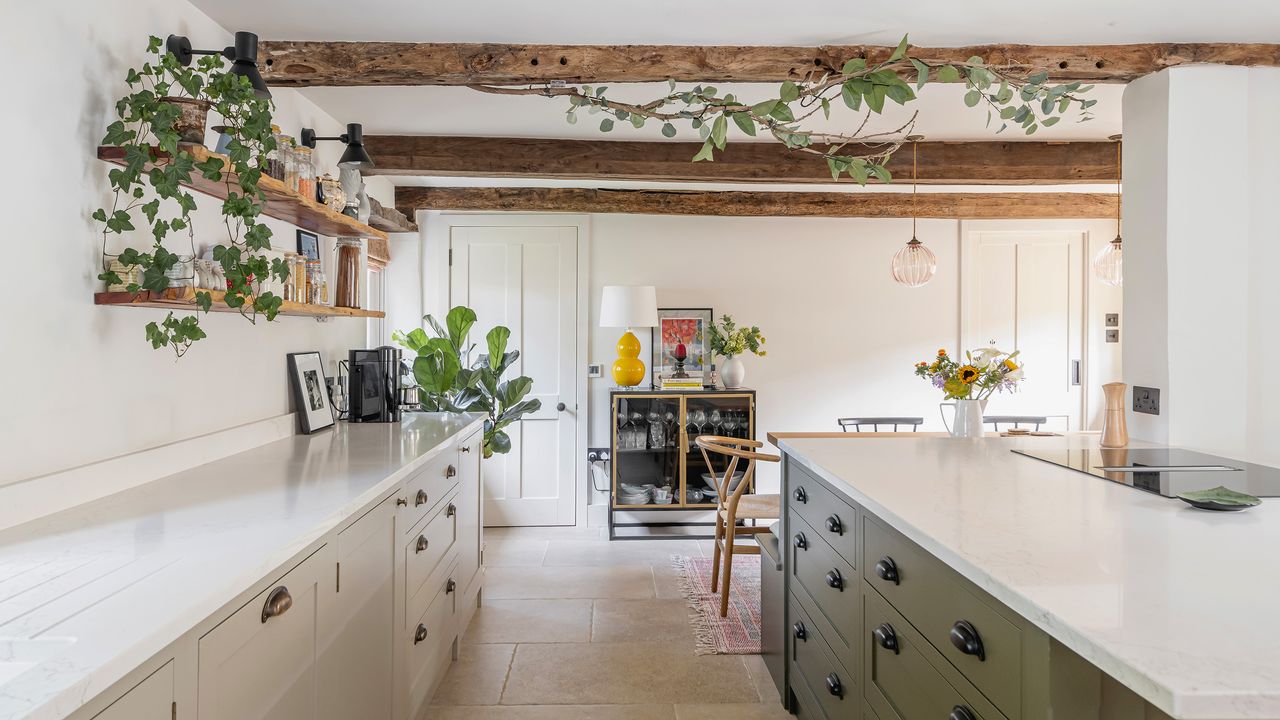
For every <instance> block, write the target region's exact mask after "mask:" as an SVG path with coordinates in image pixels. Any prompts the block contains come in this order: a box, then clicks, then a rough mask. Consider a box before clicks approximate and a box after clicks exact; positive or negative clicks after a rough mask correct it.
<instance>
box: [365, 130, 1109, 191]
mask: <svg viewBox="0 0 1280 720" xmlns="http://www.w3.org/2000/svg"><path fill="white" fill-rule="evenodd" d="M364 144H365V149H366V150H368V151H369V154H370V155H371V156H372V157H373V160H374V165H375V166H374V167H373V168H371V169H368V170H365V171H364V174H365V175H420V176H443V177H508V178H563V179H614V180H654V181H682V182H683V181H689V182H697V181H706V182H781V183H830V182H832V180H831V173H830V171H828V170H827V164H826V162H824V161H823V160H822V158H820V157H817V156H814V155H810V154H807V153H801V152H796V151H794V150H789V149H787V148H786V147H785V146H784V145H782V144H781V143H774V142H757V143H746V142H743V143H730V144H729V146H728V148H727V149H726V150H725V152H723V153H722V154H719V155H717V156H716V159H715V162H698V163H695V162H692V159H693V156H694V155H695V154H696V153H697V152H698V149H699V148H700V147H702V143H690V142H634V141H610V140H549V139H533V138H493V137H435V136H428V135H366V136H365V137H364ZM849 152H852V153H853V154H857V153H859V152H861V150H860V149H857V148H852V149H850V150H849ZM919 156H920V169H919V178H920V183H921V184H926V185H1060V184H1069V183H1109V182H1115V180H1116V150H1115V144H1114V143H1110V142H1073V143H1066V142H1059V143H1044V142H922V143H920V148H919ZM889 171H890V172H891V173H893V176H894V178H895V179H896V180H897V181H899V182H901V181H903V180H906V179H909V178H910V177H911V153H910V152H909V151H908V150H903V151H899V152H898V153H896V154H895V155H894V156H893V158H892V159H891V160H890V161H889ZM846 182H851V181H848V180H847V179H846Z"/></svg>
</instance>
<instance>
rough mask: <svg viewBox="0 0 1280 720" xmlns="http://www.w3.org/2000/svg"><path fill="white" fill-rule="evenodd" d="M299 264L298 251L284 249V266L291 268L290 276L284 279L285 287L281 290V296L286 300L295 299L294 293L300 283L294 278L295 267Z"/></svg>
mask: <svg viewBox="0 0 1280 720" xmlns="http://www.w3.org/2000/svg"><path fill="white" fill-rule="evenodd" d="M297 264H298V253H296V252H293V251H292V250H285V251H284V266H285V267H286V268H288V269H289V277H287V278H285V279H284V287H282V288H281V289H280V290H281V292H280V297H281V298H282V299H283V300H285V301H292V300H295V297H294V294H295V292H296V291H297V289H298V283H297V282H296V280H295V279H294V273H295V270H294V267H295V266H296V265H297Z"/></svg>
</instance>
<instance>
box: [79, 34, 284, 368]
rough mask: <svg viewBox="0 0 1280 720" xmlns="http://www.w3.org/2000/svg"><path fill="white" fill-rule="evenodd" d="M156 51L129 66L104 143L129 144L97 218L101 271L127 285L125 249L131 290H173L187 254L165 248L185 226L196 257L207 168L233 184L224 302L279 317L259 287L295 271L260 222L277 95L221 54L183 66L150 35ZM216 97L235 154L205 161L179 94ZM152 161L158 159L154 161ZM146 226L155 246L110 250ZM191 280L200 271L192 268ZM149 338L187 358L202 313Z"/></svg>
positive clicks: (202, 295) (167, 324) (203, 295)
mask: <svg viewBox="0 0 1280 720" xmlns="http://www.w3.org/2000/svg"><path fill="white" fill-rule="evenodd" d="M147 53H148V55H149V56H150V57H149V59H148V60H147V61H146V62H144V63H143V64H142V67H141V68H133V69H130V70H129V71H128V73H127V74H126V75H125V82H126V83H128V85H129V93H128V94H127V95H125V96H124V97H122V98H120V99H119V100H118V101H117V102H116V105H115V110H116V116H117V119H116V120H115V121H113V122H112V123H111V124H110V125H109V126H108V127H107V132H106V135H105V136H104V137H103V138H102V144H103V145H106V146H111V147H117V148H120V149H121V150H122V151H123V152H122V162H123V166H122V167H119V168H113V169H112V170H111V171H110V172H109V173H108V176H107V179H108V183H109V185H110V187H111V189H112V193H113V197H112V202H111V206H110V207H103V208H98V209H97V210H95V211H94V212H93V215H92V217H93V219H94V220H96V221H97V222H98V223H99V224H100V225H101V226H102V260H103V272H102V273H101V274H99V275H98V279H99V280H102V281H103V282H105V283H107V284H108V285H120V284H124V283H123V280H122V279H121V277H120V275H119V273H117V272H113V271H112V270H111V262H110V260H111V258H113V257H114V258H115V259H116V260H118V261H119V262H120V264H121V265H122V266H124V268H125V269H126V270H127V271H129V273H130V276H131V277H132V276H133V275H134V274H135V273H134V270H133V269H134V268H137V269H138V270H139V271H140V273H137V278H136V280H134V281H132V282H129V283H127V285H126V287H125V289H126V290H127V291H128V292H130V293H140V292H142V291H144V290H145V291H151V292H155V293H160V292H163V291H164V290H165V289H167V288H168V287H169V281H170V275H171V274H172V273H171V271H172V270H173V268H174V267H175V266H178V264H179V263H180V262H184V260H183V258H182V257H181V256H180V255H179V254H177V253H174V252H171V251H170V250H169V249H167V248H166V247H165V244H164V243H165V240H166V239H167V238H169V237H170V236H171V235H174V234H179V233H181V234H185V235H186V238H187V241H188V245H189V247H190V256H191V258H194V256H195V236H194V232H195V231H194V230H193V228H192V223H191V214H192V213H193V212H194V211H195V210H196V200H195V197H194V196H193V195H192V193H191V192H189V191H188V190H187V189H186V188H187V185H188V184H189V183H191V181H192V177H193V176H194V175H195V174H196V173H199V175H200V176H202V177H204V178H205V179H208V180H212V181H214V182H222V183H224V184H225V185H226V199H225V200H223V202H222V216H223V220H224V223H223V224H224V226H225V227H226V233H227V238H226V242H225V243H223V244H218V245H216V246H214V248H213V259H214V260H215V261H216V262H218V263H219V264H221V265H222V268H223V270H224V271H225V273H226V278H227V289H226V294H225V299H224V302H226V304H227V306H229V307H232V308H237V309H239V311H240V314H241V315H242V316H244V317H245V318H247V319H248V320H249V321H250V322H256V320H257V317H258V316H259V315H263V316H265V317H266V319H267V320H273V319H275V317H276V314H277V313H278V312H279V310H280V306H281V304H282V302H283V299H282V298H280V297H277V296H275V295H273V294H272V293H270V292H263V293H259V294H256V295H255V294H254V287H253V285H254V283H255V281H256V280H263V279H266V278H268V277H269V276H275V277H276V278H279V279H280V280H281V281H283V280H285V279H287V278H288V275H289V269H288V266H287V264H286V263H284V262H282V261H280V260H278V259H275V260H272V261H271V262H270V263H269V262H268V260H267V258H266V256H265V255H262V254H259V253H260V252H261V251H263V250H268V249H270V247H271V228H269V227H267V226H266V225H265V224H262V223H261V222H259V216H260V215H261V214H262V208H263V203H264V202H265V199H266V196H265V195H264V193H263V192H262V190H261V189H259V187H258V182H259V180H260V179H261V177H262V167H261V165H262V163H263V162H264V161H265V158H266V156H267V153H268V152H270V151H271V150H273V149H275V137H274V136H273V135H272V132H271V101H270V100H268V99H265V98H260V97H257V95H255V93H254V91H253V87H252V86H251V85H250V84H249V81H248V79H246V78H244V77H242V76H239V75H236V74H233V73H231V72H228V71H224V70H223V58H222V56H220V55H205V56H202V57H200V58H199V59H198V60H196V61H195V62H194V64H192V65H191V66H184V65H182V64H181V63H180V62H179V61H178V59H177V58H176V57H174V56H173V55H172V54H170V53H168V52H167V51H165V50H164V43H163V42H162V41H161V40H160V38H158V37H154V36H153V37H151V38H150V39H149V41H148V43H147ZM181 99H187V100H189V101H198V102H201V103H207V104H208V106H209V107H210V108H212V109H213V110H214V111H216V112H217V113H218V115H219V116H221V117H222V120H223V123H224V125H225V127H226V129H225V132H226V134H227V135H229V136H230V142H229V143H228V145H227V157H226V159H225V160H224V159H223V158H222V157H220V156H216V155H211V156H209V157H207V158H206V159H204V160H200V161H197V160H196V156H195V155H194V154H193V153H192V152H191V151H190V149H189V146H186V145H184V144H182V143H181V142H180V140H181V135H180V133H179V131H178V129H177V128H176V124H177V122H178V120H179V118H180V116H181V114H182V111H181V108H180V106H179V104H178V103H176V102H174V101H175V100H181ZM148 166H150V167H148ZM139 226H144V227H146V228H147V229H148V230H150V233H151V247H150V248H149V249H148V250H145V251H140V250H137V249H135V248H127V249H125V250H123V251H122V252H121V253H120V254H119V255H114V256H113V255H110V254H109V253H108V252H107V244H108V241H109V239H110V237H111V236H112V235H123V234H124V233H126V232H130V231H133V230H136V229H138V228H139ZM186 279H191V278H190V277H188V278H186ZM195 304H196V307H197V309H198V311H203V312H205V313H208V312H209V310H210V308H211V307H212V306H213V296H212V294H211V293H210V292H209V291H207V290H199V291H196V293H195ZM146 337H147V340H148V341H149V342H150V343H151V345H152V347H154V348H157V349H158V348H162V347H169V348H172V349H173V351H174V353H175V355H176V356H177V357H182V356H183V355H184V354H185V353H186V351H187V350H188V349H190V347H191V345H192V343H194V342H196V341H197V340H200V339H202V338H204V337H205V333H204V330H202V329H201V328H200V320H199V316H198V312H197V313H196V314H193V315H189V316H186V317H181V318H179V317H175V315H174V313H173V312H170V313H169V314H168V316H166V317H165V319H164V320H163V321H162V322H159V323H156V322H152V323H148V324H147V327H146Z"/></svg>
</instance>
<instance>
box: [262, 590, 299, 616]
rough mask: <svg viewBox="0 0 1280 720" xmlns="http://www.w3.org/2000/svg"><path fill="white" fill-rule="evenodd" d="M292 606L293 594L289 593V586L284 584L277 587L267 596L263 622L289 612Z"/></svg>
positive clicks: (263, 607) (263, 608) (263, 609)
mask: <svg viewBox="0 0 1280 720" xmlns="http://www.w3.org/2000/svg"><path fill="white" fill-rule="evenodd" d="M291 607H293V596H292V595H290V594H289V588H287V587H285V586H283V585H281V586H280V587H277V588H276V589H274V590H272V591H271V594H270V595H268V596H267V602H266V604H264V605H263V606H262V622H266V621H268V620H270V619H271V618H273V617H279V616H281V615H283V614H285V613H287V612H289V608H291Z"/></svg>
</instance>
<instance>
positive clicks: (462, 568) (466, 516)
mask: <svg viewBox="0 0 1280 720" xmlns="http://www.w3.org/2000/svg"><path fill="white" fill-rule="evenodd" d="M483 442H484V433H483V432H478V433H476V434H475V435H473V436H471V437H469V438H467V439H466V440H465V441H463V443H462V444H461V445H459V447H458V495H457V498H456V499H455V500H454V501H453V502H454V505H456V506H457V509H458V570H457V574H456V580H457V583H458V590H460V591H461V593H462V597H470V595H471V591H472V586H473V585H474V583H475V582H476V581H477V579H478V577H479V572H480V548H481V542H482V540H483V532H484V530H483V527H482V526H483V522H482V517H481V513H482V508H483V506H484V503H483V499H482V498H481V495H480V493H481V484H480V460H481V457H480V456H481V452H482V449H483V448H482V444H483Z"/></svg>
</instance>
